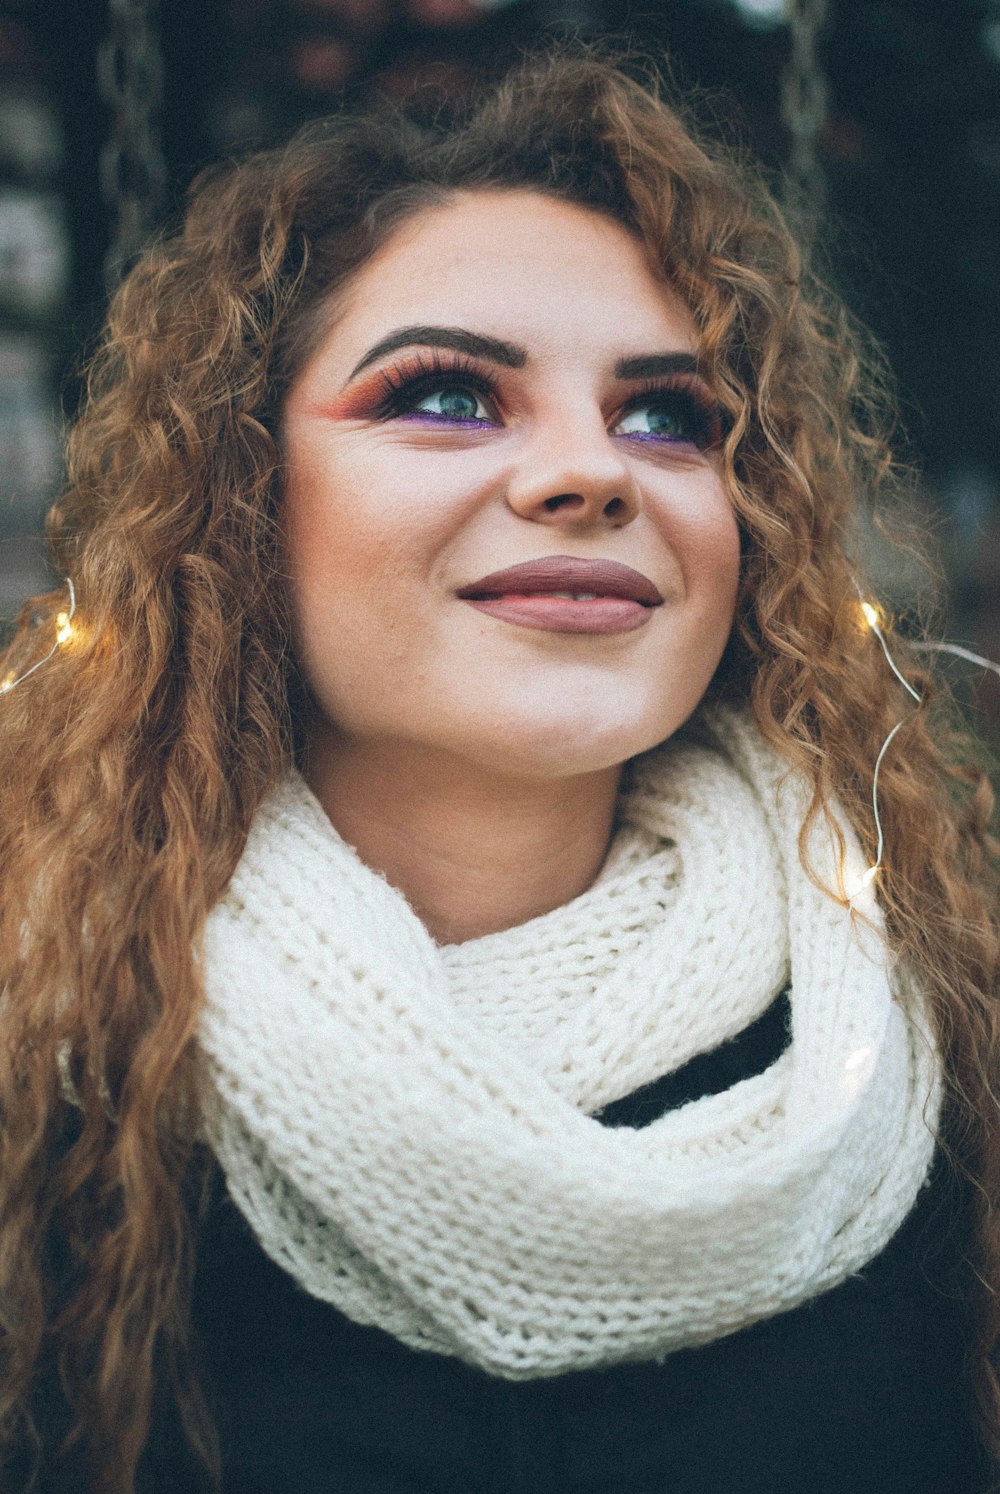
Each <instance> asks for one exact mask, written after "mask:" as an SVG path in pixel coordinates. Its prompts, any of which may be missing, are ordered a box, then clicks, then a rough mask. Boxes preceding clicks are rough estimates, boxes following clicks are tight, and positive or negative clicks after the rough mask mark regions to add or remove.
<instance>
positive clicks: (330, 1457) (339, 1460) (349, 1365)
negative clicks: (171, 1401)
mask: <svg viewBox="0 0 1000 1494" xmlns="http://www.w3.org/2000/svg"><path fill="white" fill-rule="evenodd" d="M787 1024H788V1004H787V1000H786V999H785V998H784V997H780V998H779V999H778V1001H776V1002H775V1003H774V1005H773V1006H772V1007H771V1009H770V1010H769V1012H768V1013H766V1014H765V1016H764V1017H762V1018H761V1019H760V1020H759V1021H758V1022H756V1023H754V1024H753V1025H752V1027H751V1028H748V1029H747V1031H746V1032H745V1033H743V1034H742V1035H741V1036H740V1037H739V1038H737V1039H734V1040H733V1041H732V1042H731V1043H727V1044H725V1045H724V1046H723V1047H722V1048H720V1049H717V1050H716V1051H715V1053H713V1054H710V1055H707V1056H703V1057H701V1058H698V1059H695V1060H693V1061H692V1063H691V1064H688V1065H686V1066H685V1068H684V1069H683V1070H681V1071H680V1072H679V1073H678V1074H675V1075H672V1076H670V1077H669V1078H667V1079H664V1080H661V1081H659V1082H658V1083H657V1084H654V1085H649V1086H646V1088H645V1089H643V1090H641V1091H638V1092H637V1094H636V1095H633V1096H629V1097H628V1098H627V1099H626V1100H624V1101H618V1102H616V1103H615V1104H614V1105H609V1106H607V1107H605V1109H604V1111H603V1112H602V1113H601V1114H600V1115H599V1117H598V1118H599V1119H600V1120H601V1121H603V1122H604V1123H605V1124H607V1125H632V1126H642V1125H646V1124H648V1123H649V1122H650V1121H651V1120H653V1119H655V1117H656V1116H657V1115H660V1114H662V1113H663V1112H664V1110H666V1109H669V1108H672V1107H674V1106H677V1105H680V1104H683V1103H685V1102H686V1101H687V1100H690V1099H692V1098H696V1097H698V1096H699V1095H703V1094H706V1093H712V1092H716V1091H718V1090H721V1089H723V1088H726V1087H728V1086H729V1085H730V1084H732V1083H733V1082H735V1080H736V1079H738V1078H741V1077H745V1076H746V1075H748V1074H752V1073H759V1072H762V1071H763V1069H765V1068H766V1067H767V1066H768V1065H769V1064H770V1063H771V1062H773V1061H774V1059H775V1058H776V1057H777V1056H778V1054H779V1053H780V1052H781V1050H782V1048H783V1047H784V1046H785V1044H786V1042H787ZM964 1228H965V1226H964V1211H963V1208H962V1198H961V1189H960V1187H959V1185H958V1183H957V1181H956V1180H955V1178H954V1177H953V1175H952V1173H951V1172H950V1170H949V1169H948V1168H947V1167H946V1166H945V1165H944V1163H943V1161H942V1159H941V1158H938V1159H937V1160H936V1162H935V1166H934V1168H933V1171H932V1175H931V1178H930V1180H929V1182H928V1184H927V1185H926V1186H925V1187H924V1189H923V1190H922V1192H921V1195H920V1197H919V1199H918V1202H917V1204H916V1206H915V1208H914V1209H913V1211H912V1212H911V1214H910V1216H909V1218H908V1219H907V1221H906V1222H905V1224H904V1225H903V1227H902V1228H901V1229H900V1230H899V1232H898V1233H897V1234H896V1236H895V1237H894V1238H893V1240H892V1241H891V1242H890V1244H889V1245H888V1247H887V1248H886V1249H885V1250H884V1251H883V1252H882V1253H881V1255H880V1256H878V1258H877V1259H876V1260H875V1261H873V1262H872V1263H871V1264H870V1265H869V1266H868V1267H866V1268H865V1269H864V1270H863V1271H861V1272H859V1273H857V1274H856V1275H855V1276H853V1277H851V1278H849V1279H848V1280H847V1281H845V1282H844V1283H842V1284H841V1285H840V1286H838V1287H836V1288H835V1289H834V1290H832V1291H829V1292H826V1293H824V1294H822V1295H821V1296H820V1297H818V1298H816V1299H814V1300H813V1301H811V1302H809V1303H807V1304H805V1305H804V1306H802V1307H799V1308H795V1309H794V1310H792V1311H790V1312H786V1313H783V1314H781V1315H780V1316H778V1317H775V1318H772V1319H770V1320H768V1321H766V1322H762V1323H758V1324H755V1325H753V1326H752V1327H749V1328H746V1329H743V1330H742V1331H741V1332H739V1333H735V1334H732V1335H730V1336H729V1337H727V1338H724V1339H720V1340H717V1341H716V1342H715V1343H712V1344H708V1345H706V1346H704V1347H702V1348H697V1349H686V1350H681V1351H679V1352H677V1353H674V1354H671V1355H669V1356H667V1357H666V1358H665V1359H664V1360H663V1361H662V1362H661V1363H642V1364H632V1365H623V1366H616V1367H613V1368H609V1369H604V1370H585V1371H580V1372H577V1373H573V1374H566V1375H560V1376H556V1377H554V1378H551V1379H543V1380H531V1381H526V1382H519V1383H512V1382H509V1381H505V1380H501V1379H497V1378H494V1377H492V1376H490V1375H488V1374H486V1373H484V1372H482V1371H480V1370H476V1369H473V1368H470V1367H468V1366H466V1365H464V1364H461V1363H459V1362H458V1361H457V1360H453V1359H449V1358H446V1357H444V1356H441V1355H436V1354H430V1353H422V1352H419V1351H416V1350H413V1349H409V1348H406V1347H405V1346H404V1345H402V1344H400V1343H398V1342H397V1341H396V1340H395V1339H394V1338H392V1337H391V1336H390V1335H388V1334H387V1333H384V1332H382V1331H381V1330H380V1329H374V1328H362V1327H358V1326H357V1325H356V1324H354V1323H351V1322H349V1321H348V1319H347V1318H345V1317H344V1316H343V1315H342V1314H341V1313H339V1312H337V1311H336V1310H335V1309H334V1308H331V1307H329V1306H327V1305H325V1304H323V1303H320V1302H318V1301H316V1300H315V1299H313V1298H310V1297H309V1296H307V1295H306V1293H305V1292H303V1291H302V1290H301V1289H300V1288H298V1287H297V1286H296V1285H295V1283H294V1282H293V1281H292V1280H291V1278H290V1277H289V1276H287V1275H286V1274H285V1273H284V1272H283V1271H282V1270H281V1269H280V1268H279V1267H277V1266H276V1265H274V1264H273V1263H272V1262H271V1261H270V1260H269V1259H268V1257H267V1256H265V1255H264V1253H263V1251H262V1250H261V1249H260V1247H259V1246H258V1245H257V1243H256V1241H255V1240H254V1238H253V1237H252V1235H251V1233H250V1231H249V1229H248V1228H247V1226H246V1225H245V1224H244V1222H243V1220H242V1218H241V1217H240V1216H239V1214H238V1213H237V1211H236V1210H235V1208H234V1207H233V1205H232V1204H231V1202H230V1201H229V1200H228V1198H227V1197H226V1195H225V1192H224V1189H223V1188H222V1187H221V1185H220V1188H219V1191H218V1197H217V1200H216V1202H215V1203H214V1205H213V1207H212V1208H211V1210H210V1212H209V1215H208V1217H207V1219H206V1221H205V1225H204V1228H203V1230H202V1234H201V1237H200V1250H199V1265H198V1271H197V1278H196V1292H195V1304H194V1307H195V1321H196V1326H197V1332H198V1336H199V1338H200V1342H201V1346H202V1355H203V1361H204V1370H205V1377H206V1381H207V1384H208V1387H209V1395H210V1400H211V1403H212V1405H213V1409H214V1412H215V1416H216V1418H217V1423H218V1428H219V1434H220V1440H221V1448H222V1462H223V1486H222V1487H223V1491H224V1494H328V1491H329V1494H984V1491H985V1490H986V1488H987V1485H988V1479H987V1473H986V1470H985V1465H984V1462H983V1459H982V1455H981V1453H980V1452H979V1450H978V1445H977V1441H976V1438H975V1436H974V1433H973V1431H972V1426H971V1421H970V1415H969V1409H968V1399H969V1397H968V1387H967V1381H966V1375H965V1368H964V1356H965V1351H966V1346H967V1343H968V1340H969V1323H968V1312H967V1309H966V1307H965V1304H964V1297H965V1294H966V1291H967V1281H968V1277H967V1268H966V1267H965V1266H964V1264H963V1256H964V1248H965V1234H964ZM43 1487H44V1488H45V1489H46V1494H48V1491H49V1490H56V1489H58V1490H60V1494H62V1491H64V1490H65V1491H69V1490H70V1489H73V1490H74V1491H75V1489H76V1487H77V1486H76V1485H75V1484H71V1483H69V1482H66V1483H61V1482H56V1483H50V1484H49V1485H47V1486H43ZM141 1487H142V1489H143V1494H186V1491H192V1494H193V1491H195V1490H199V1491H200V1490H201V1489H202V1488H203V1487H206V1486H205V1485H204V1484H203V1483H202V1481H201V1480H200V1478H199V1477H198V1475H197V1474H196V1472H195V1470H194V1469H193V1468H192V1467H191V1465H190V1463H189V1461H188V1460H187V1458H186V1455H185V1453H184V1445H183V1440H182V1439H181V1438H180V1436H179V1435H178V1433H177V1431H176V1428H175V1427H174V1425H173V1422H172V1419H171V1418H169V1417H166V1416H164V1417H162V1418H160V1421H159V1423H158V1425H157V1427H156V1429H155V1431H154V1435H153V1437H152V1439H151V1442H150V1446H149V1450H148V1454H147V1457H146V1459H145V1462H144V1465H143V1477H142V1484H141Z"/></svg>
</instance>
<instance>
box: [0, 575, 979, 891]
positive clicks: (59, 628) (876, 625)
mask: <svg viewBox="0 0 1000 1494" xmlns="http://www.w3.org/2000/svg"><path fill="white" fill-rule="evenodd" d="M63 580H64V582H65V585H66V590H67V594H68V596H69V606H68V607H67V608H66V609H65V610H64V611H61V612H57V613H56V617H55V624H56V636H55V639H54V641H53V643H52V647H51V648H50V649H49V651H48V653H47V654H44V655H43V656H42V658H40V659H38V660H36V661H35V663H34V664H32V665H31V666H30V667H29V668H28V669H25V670H24V671H23V672H22V673H21V674H14V673H13V672H11V673H9V674H7V675H6V677H5V678H4V679H2V680H0V695H6V694H7V693H8V692H9V691H11V690H13V689H14V687H15V685H20V684H21V683H22V681H24V680H26V679H28V678H29V676H30V675H33V674H34V673H35V670H36V669H41V667H42V665H43V664H47V663H48V661H49V660H50V659H51V658H52V656H53V654H55V653H56V652H57V650H58V649H60V648H62V647H63V645H64V644H67V643H69V642H70V640H71V639H72V638H73V637H74V635H75V633H76V631H77V629H76V627H74V619H75V617H76V588H75V587H74V585H73V579H72V577H71V576H64V577H63ZM852 580H854V587H855V590H856V591H857V593H858V597H859V600H860V612H861V616H862V617H863V618H864V620H865V622H866V624H867V625H868V627H869V628H870V629H871V631H872V632H873V633H874V634H875V637H876V638H877V639H878V641H879V644H880V645H881V648H882V652H883V654H884V655H885V658H886V663H887V664H888V665H889V668H890V669H891V670H892V672H893V674H894V675H895V676H896V678H897V680H898V681H899V683H900V684H901V685H902V687H903V689H904V690H905V691H906V692H907V694H908V695H910V696H911V698H912V699H913V700H914V701H915V702H916V704H917V705H920V704H921V701H922V697H921V695H920V692H919V691H918V690H916V689H914V687H913V685H911V684H910V682H909V680H908V679H907V678H906V676H905V675H904V674H903V673H902V671H901V670H900V669H899V666H898V665H897V663H896V661H895V659H894V658H893V656H892V652H891V650H890V648H889V643H888V639H887V638H886V636H885V632H884V630H883V628H882V620H881V616H880V613H879V610H878V608H877V607H876V606H875V604H874V603H873V602H871V601H869V600H868V598H867V597H866V596H865V594H864V592H863V591H862V590H861V587H860V586H859V585H858V582H857V580H856V579H854V578H853V577H852ZM910 646H911V648H914V649H919V650H922V651H924V652H927V653H940V654H954V655H955V657H956V658H959V659H964V660H965V661H966V662H967V663H969V664H976V665H978V666H979V668H981V669H989V670H992V672H993V673H994V674H996V675H1000V664H998V663H997V662H996V661H995V660H993V659H987V658H985V657H984V655H982V654H977V653H974V652H973V651H972V650H971V649H968V648H963V647H962V646H961V645H960V644H957V643H930V642H928V643H922V642H911V645H910ZM903 724H904V721H902V720H901V721H897V722H896V724H895V726H893V728H892V729H891V731H889V732H888V733H887V735H886V738H885V740H884V742H883V743H882V746H881V747H880V748H879V753H878V756H877V757H876V759H875V768H874V771H873V773H872V814H873V816H874V819H875V835H876V843H875V860H874V861H873V862H872V864H871V865H870V866H869V867H867V868H866V869H865V871H864V872H862V873H861V874H860V876H856V877H854V878H851V877H850V876H849V875H848V874H847V872H846V868H845V869H844V871H843V872H842V879H843V883H844V891H845V893H846V894H847V901H848V903H853V902H854V899H855V898H856V897H858V896H859V895H860V894H861V893H862V892H863V891H864V890H865V888H867V887H869V886H870V885H871V883H872V882H873V881H874V880H875V878H876V876H877V875H878V873H879V872H880V871H881V869H882V855H883V852H884V850H885V834H884V831H883V829H882V816H881V813H880V812H879V803H878V780H879V773H880V771H881V768H882V763H883V761H884V759H885V755H886V753H887V752H888V750H889V748H890V747H891V746H892V743H893V740H894V738H895V736H896V733H897V732H898V731H899V730H900V728H901V727H902V726H903Z"/></svg>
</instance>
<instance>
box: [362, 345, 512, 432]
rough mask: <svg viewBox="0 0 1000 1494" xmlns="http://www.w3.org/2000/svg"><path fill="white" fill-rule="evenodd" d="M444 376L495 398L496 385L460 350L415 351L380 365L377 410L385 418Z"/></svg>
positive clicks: (434, 387)
mask: <svg viewBox="0 0 1000 1494" xmlns="http://www.w3.org/2000/svg"><path fill="white" fill-rule="evenodd" d="M443 379H448V380H449V381H452V382H454V383H456V384H458V383H461V384H465V385H468V387H469V388H470V389H474V390H475V392H476V393H477V394H480V395H482V396H483V397H484V398H485V399H491V400H492V399H494V398H495V385H494V383H493V381H492V379H490V378H489V377H488V376H487V374H486V373H484V371H483V369H482V367H481V366H480V365H479V364H478V363H473V362H471V360H470V359H469V358H467V357H465V356H464V355H463V354H461V353H458V354H452V355H450V356H449V357H447V358H442V356H441V354H440V353H437V352H435V353H432V354H430V356H428V355H427V354H426V353H415V354H414V355H413V357H412V358H410V359H408V360H407V362H405V363H403V364H401V365H399V366H397V367H395V368H385V369H382V371H381V373H380V375H379V380H380V383H381V385H382V400H381V403H380V405H379V407H378V411H377V414H378V416H379V418H380V419H388V418H390V417H391V416H393V415H399V414H402V412H403V411H404V410H406V409H408V408H409V407H410V405H412V404H415V403H416V401H417V400H418V399H420V398H421V396H422V395H424V394H429V393H431V392H432V391H433V390H434V389H436V388H437V387H439V385H440V384H441V381H442V380H443Z"/></svg>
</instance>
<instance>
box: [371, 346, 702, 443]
mask: <svg viewBox="0 0 1000 1494" xmlns="http://www.w3.org/2000/svg"><path fill="white" fill-rule="evenodd" d="M444 380H448V381H449V382H453V383H455V384H463V385H465V386H466V387H467V388H469V389H471V390H473V391H475V393H476V394H478V395H480V396H481V397H482V398H483V399H486V400H490V401H493V402H495V401H496V398H497V392H496V383H495V380H494V379H493V378H491V377H490V375H489V374H488V373H487V372H486V371H485V370H484V368H483V367H482V365H481V364H478V363H475V362H473V361H472V360H471V359H470V358H468V357H467V356H466V355H464V354H461V353H448V354H445V355H444V356H442V354H441V353H440V352H438V351H436V350H435V351H434V352H432V353H429V354H428V353H425V352H416V353H414V354H412V355H411V356H410V357H409V358H408V359H407V360H406V361H405V362H403V363H401V364H398V365H396V366H395V367H389V368H385V369H382V370H381V372H380V374H379V382H380V384H381V388H382V397H381V400H380V403H379V405H378V407H377V409H376V411H375V413H376V416H377V418H378V419H380V420H389V419H392V418H393V417H394V416H397V415H401V414H403V413H405V412H406V411H407V410H408V409H410V408H411V406H412V405H414V404H416V402H417V401H418V400H419V399H421V398H422V397H423V396H424V395H425V394H430V393H432V392H433V391H434V390H435V389H437V388H439V387H440V386H441V383H442V381H444ZM658 395H674V396H677V397H679V398H681V399H682V400H684V401H685V403H686V404H687V405H688V407H689V410H690V419H691V423H692V426H693V427H694V430H695V444H696V445H697V446H698V448H699V450H701V451H709V450H711V449H713V448H714V447H716V446H719V445H721V443H722V440H723V438H724V436H725V434H726V422H725V412H724V411H723V409H722V407H721V406H720V405H719V403H718V401H717V400H716V399H715V397H714V395H713V394H712V392H711V390H710V389H709V388H708V386H707V385H706V384H704V383H703V382H702V381H701V379H698V378H693V377H689V376H687V375H684V374H669V375H666V376H664V377H663V378H660V379H650V380H649V381H648V383H646V384H644V385H643V386H642V388H640V389H638V390H637V391H636V392H635V393H634V394H633V395H631V396H630V397H629V399H628V400H627V401H626V402H625V404H623V405H622V407H621V410H620V413H619V418H620V417H621V415H625V414H627V413H628V412H629V411H630V410H634V409H636V408H639V407H641V406H642V404H643V403H644V402H648V401H650V400H652V399H655V398H656V397H657V396H658ZM639 439H648V440H651V441H656V442H658V443H660V444H665V443H664V442H663V439H662V438H660V437H652V436H651V437H640V438H639Z"/></svg>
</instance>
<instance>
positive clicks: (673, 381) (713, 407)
mask: <svg viewBox="0 0 1000 1494" xmlns="http://www.w3.org/2000/svg"><path fill="white" fill-rule="evenodd" d="M657 395H661V396H663V395H674V396H679V397H680V398H681V399H682V400H683V401H684V402H685V404H686V405H687V406H688V410H689V412H690V419H691V423H692V425H693V426H694V428H695V430H696V432H697V435H696V441H695V444H696V445H697V446H698V449H699V450H700V451H711V450H713V449H714V448H715V447H717V446H721V444H722V442H723V439H724V438H725V436H726V434H727V426H726V412H725V411H724V410H723V408H722V406H721V405H720V404H719V402H718V400H717V399H716V398H715V396H714V395H713V394H712V391H711V390H710V389H709V387H708V385H707V384H704V383H703V382H702V380H701V379H698V378H694V377H689V376H687V375H685V374H668V375H666V376H665V377H663V378H661V379H651V380H650V382H649V383H648V384H646V385H645V387H644V388H643V389H641V390H640V391H639V392H638V393H636V394H633V395H631V396H630V397H629V399H628V400H627V401H626V403H625V404H624V405H623V406H622V409H621V416H624V415H627V414H628V413H629V412H630V411H632V410H637V409H641V408H642V406H643V405H644V404H650V403H651V402H652V401H653V400H654V399H655V398H656V397H657ZM621 416H619V418H621ZM639 439H647V440H659V439H661V438H658V437H653V436H650V437H640V438H639Z"/></svg>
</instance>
